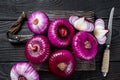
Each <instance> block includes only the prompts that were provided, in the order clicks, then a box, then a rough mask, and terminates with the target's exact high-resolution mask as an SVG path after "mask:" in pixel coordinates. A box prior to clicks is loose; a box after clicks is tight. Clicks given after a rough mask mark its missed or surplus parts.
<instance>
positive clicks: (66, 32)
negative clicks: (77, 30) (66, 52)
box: [48, 18, 74, 48]
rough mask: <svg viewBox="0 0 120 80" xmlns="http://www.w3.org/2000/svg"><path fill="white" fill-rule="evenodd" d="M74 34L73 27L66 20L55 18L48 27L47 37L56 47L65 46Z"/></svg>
mask: <svg viewBox="0 0 120 80" xmlns="http://www.w3.org/2000/svg"><path fill="white" fill-rule="evenodd" d="M73 36H74V28H73V26H72V25H71V24H70V23H69V21H68V20H66V19H64V18H56V19H55V20H53V21H52V22H51V24H50V26H49V29H48V38H49V40H50V42H51V43H52V44H53V45H54V46H56V47H62V48H63V47H67V46H68V45H69V44H70V42H71V40H72V38H73Z"/></svg>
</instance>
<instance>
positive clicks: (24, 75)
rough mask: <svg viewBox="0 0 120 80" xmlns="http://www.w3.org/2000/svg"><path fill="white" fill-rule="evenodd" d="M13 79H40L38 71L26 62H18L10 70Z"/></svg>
mask: <svg viewBox="0 0 120 80" xmlns="http://www.w3.org/2000/svg"><path fill="white" fill-rule="evenodd" d="M10 77H11V80H40V79H39V74H38V73H37V71H36V70H35V69H34V68H33V67H32V66H31V65H30V64H28V63H26V62H18V63H16V64H14V65H13V66H12V69H11V71H10Z"/></svg>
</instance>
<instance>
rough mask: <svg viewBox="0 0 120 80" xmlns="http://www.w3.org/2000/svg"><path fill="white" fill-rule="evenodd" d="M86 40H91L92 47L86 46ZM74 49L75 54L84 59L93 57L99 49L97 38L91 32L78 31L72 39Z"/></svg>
mask: <svg viewBox="0 0 120 80" xmlns="http://www.w3.org/2000/svg"><path fill="white" fill-rule="evenodd" d="M85 41H90V43H91V48H85V44H84V43H85ZM72 49H73V51H74V54H75V55H76V56H77V57H78V58H79V59H83V60H91V59H93V58H94V57H95V56H96V54H97V50H98V43H97V40H96V39H95V38H94V37H93V36H92V35H91V34H90V33H87V32H84V31H81V32H78V33H76V35H75V36H74V38H73V41H72Z"/></svg>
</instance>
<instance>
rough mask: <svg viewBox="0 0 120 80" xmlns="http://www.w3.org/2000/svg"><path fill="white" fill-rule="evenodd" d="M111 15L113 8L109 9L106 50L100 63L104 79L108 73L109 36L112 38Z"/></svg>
mask: <svg viewBox="0 0 120 80" xmlns="http://www.w3.org/2000/svg"><path fill="white" fill-rule="evenodd" d="M113 14H114V7H113V8H112V9H111V12H110V17H109V22H108V30H109V32H108V34H107V37H108V38H107V41H106V45H107V46H106V49H105V51H104V54H103V61H102V68H101V71H102V74H103V76H104V77H106V75H107V73H108V71H109V60H110V49H109V47H110V44H111V36H112V22H113Z"/></svg>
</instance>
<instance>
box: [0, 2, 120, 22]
mask: <svg viewBox="0 0 120 80" xmlns="http://www.w3.org/2000/svg"><path fill="white" fill-rule="evenodd" d="M88 3H90V4H88ZM98 4H99V5H98ZM119 4H120V1H114V0H111V1H109V0H92V1H91V0H87V1H81V0H75V1H73V0H27V1H26V0H12V1H9V0H4V1H0V15H2V16H0V20H11V19H16V18H17V16H19V15H20V13H21V12H22V11H25V12H26V13H28V12H29V11H36V10H76V11H78V10H79V11H93V12H95V14H96V16H97V17H103V18H106V17H107V18H108V16H109V12H110V9H111V7H113V6H114V7H115V17H116V18H117V17H120V16H119V13H120V10H119V7H120V6H119Z"/></svg>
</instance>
